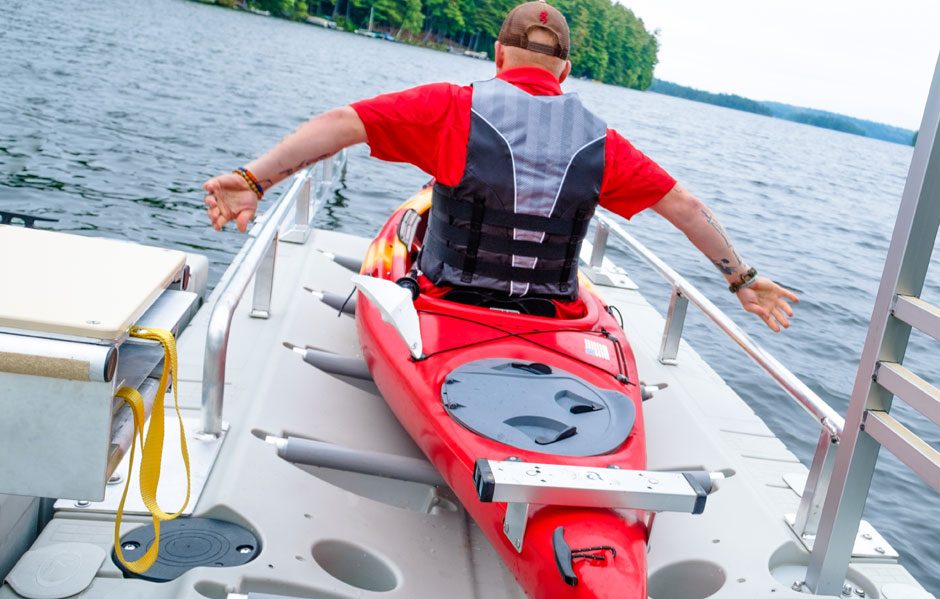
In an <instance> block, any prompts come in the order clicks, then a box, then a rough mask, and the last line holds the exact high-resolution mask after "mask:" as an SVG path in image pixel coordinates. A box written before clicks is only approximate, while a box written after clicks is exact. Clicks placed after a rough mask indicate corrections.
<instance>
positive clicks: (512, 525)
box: [503, 503, 529, 553]
mask: <svg viewBox="0 0 940 599" xmlns="http://www.w3.org/2000/svg"><path fill="white" fill-rule="evenodd" d="M528 521H529V504H528V503H507V504H506V516H505V517H504V518H503V533H504V534H505V535H506V538H508V539H509V542H510V543H512V546H513V547H515V548H516V551H518V552H519V553H522V539H523V537H525V525H526V523H527V522H528Z"/></svg>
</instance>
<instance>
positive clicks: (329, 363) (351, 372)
mask: <svg viewBox="0 0 940 599" xmlns="http://www.w3.org/2000/svg"><path fill="white" fill-rule="evenodd" d="M284 347H286V348H287V349H289V350H291V351H292V352H294V353H296V354H298V355H300V356H302V357H303V359H304V362H306V363H307V364H310V365H311V366H313V367H314V368H317V369H318V370H322V371H323V372H325V373H327V374H331V375H333V376H335V377H336V378H338V379H340V380H342V381H344V382H347V383H349V384H350V385H353V386H355V387H358V388H360V389H362V390H363V391H368V392H369V393H378V390H377V389H376V387H375V383H374V382H372V374H371V373H370V372H369V367H368V366H366V363H365V361H364V360H360V359H359V358H349V357H346V356H340V355H337V354H334V353H331V352H328V351H324V350H322V349H316V348H313V347H300V346H298V345H294V344H293V343H290V342H288V341H285V342H284Z"/></svg>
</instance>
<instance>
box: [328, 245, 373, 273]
mask: <svg viewBox="0 0 940 599" xmlns="http://www.w3.org/2000/svg"><path fill="white" fill-rule="evenodd" d="M317 251H319V252H320V253H321V254H323V255H324V256H326V257H327V258H329V259H330V260H332V261H333V262H335V263H337V264H339V265H340V266H342V267H343V268H345V269H347V270H351V271H353V272H354V273H356V274H359V271H360V270H361V269H362V258H353V257H352V256H341V255H338V254H334V253H333V252H324V251H323V250H317Z"/></svg>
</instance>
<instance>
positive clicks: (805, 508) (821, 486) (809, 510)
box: [793, 427, 836, 539]
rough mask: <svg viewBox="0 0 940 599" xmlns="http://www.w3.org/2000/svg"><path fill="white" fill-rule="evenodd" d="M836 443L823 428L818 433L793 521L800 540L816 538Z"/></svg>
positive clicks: (794, 530)
mask: <svg viewBox="0 0 940 599" xmlns="http://www.w3.org/2000/svg"><path fill="white" fill-rule="evenodd" d="M835 448H836V443H835V440H834V439H833V437H832V434H831V433H830V432H829V431H828V430H826V428H825V427H823V429H822V430H821V431H820V432H819V441H818V442H817V443H816V453H815V454H813V463H812V464H811V465H810V468H809V475H808V476H807V477H806V484H805V485H804V486H803V494H802V495H801V499H800V507H799V509H798V510H797V512H796V518H795V519H794V521H793V532H795V533H796V534H797V535H799V536H800V537H801V538H804V539H805V538H806V537H809V536H813V537H815V536H816V531H817V529H818V528H819V514H820V512H821V511H822V506H823V503H825V501H826V493H827V491H828V490H829V479H830V478H831V477H832V464H833V463H834V462H835V455H836V451H835Z"/></svg>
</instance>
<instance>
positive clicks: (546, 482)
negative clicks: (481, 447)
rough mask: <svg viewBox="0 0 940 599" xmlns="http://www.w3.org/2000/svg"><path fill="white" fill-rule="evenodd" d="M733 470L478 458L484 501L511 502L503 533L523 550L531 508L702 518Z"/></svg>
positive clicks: (476, 471)
mask: <svg viewBox="0 0 940 599" xmlns="http://www.w3.org/2000/svg"><path fill="white" fill-rule="evenodd" d="M733 474H734V471H732V470H719V471H715V472H709V471H707V470H693V471H685V472H663V471H648V470H621V469H614V468H603V467H600V468H592V467H586V466H566V465H562V464H537V463H533V462H521V461H511V460H506V461H499V460H487V459H479V460H477V461H476V467H475V468H474V471H473V482H474V485H475V486H476V489H477V495H478V496H479V498H480V501H482V502H484V503H490V502H498V503H506V504H507V506H506V517H505V520H504V521H503V532H505V533H506V536H507V537H509V540H510V541H511V542H512V544H513V545H514V546H515V547H516V550H518V551H522V538H523V536H524V534H525V525H526V520H527V519H528V511H529V504H530V503H534V504H537V505H568V506H575V507H594V508H629V509H636V510H644V511H649V512H681V513H687V514H701V513H702V512H703V511H704V510H705V499H706V498H707V497H708V495H709V494H711V493H713V492H714V491H715V490H717V488H718V482H719V481H720V480H723V479H725V478H729V477H731V476H732V475H733Z"/></svg>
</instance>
